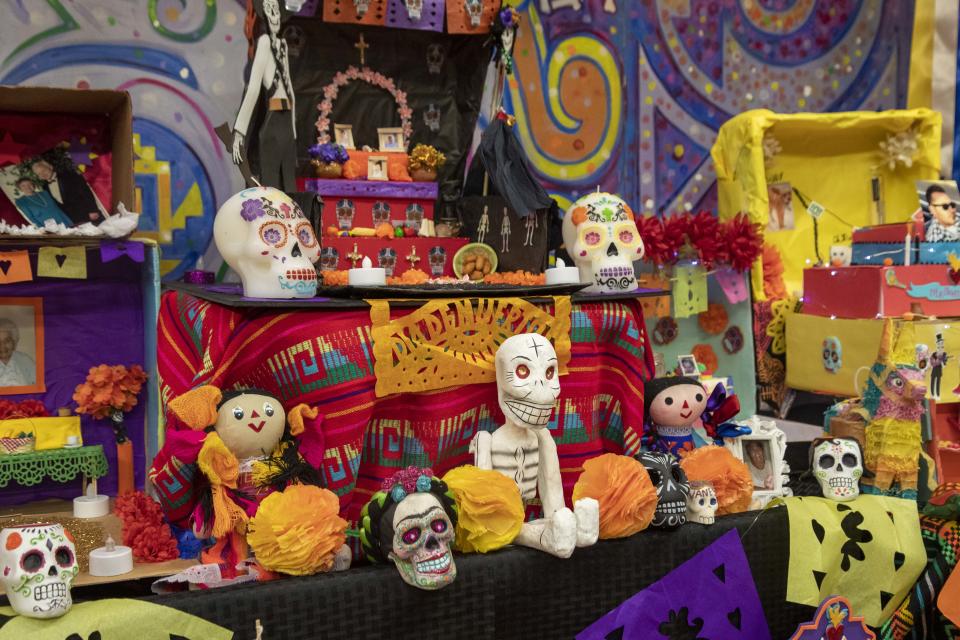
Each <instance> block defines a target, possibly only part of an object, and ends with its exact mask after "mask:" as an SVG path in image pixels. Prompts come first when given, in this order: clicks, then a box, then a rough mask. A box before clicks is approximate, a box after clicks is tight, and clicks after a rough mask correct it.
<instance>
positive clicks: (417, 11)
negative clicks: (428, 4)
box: [405, 0, 423, 22]
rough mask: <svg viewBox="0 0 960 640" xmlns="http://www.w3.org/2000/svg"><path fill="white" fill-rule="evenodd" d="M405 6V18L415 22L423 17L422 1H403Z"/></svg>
mask: <svg viewBox="0 0 960 640" xmlns="http://www.w3.org/2000/svg"><path fill="white" fill-rule="evenodd" d="M405 2H406V5H407V16H408V17H409V18H410V19H411V20H413V21H414V22H417V21H419V20H420V16H421V15H423V0H405Z"/></svg>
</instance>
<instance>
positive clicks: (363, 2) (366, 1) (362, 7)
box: [353, 0, 370, 18]
mask: <svg viewBox="0 0 960 640" xmlns="http://www.w3.org/2000/svg"><path fill="white" fill-rule="evenodd" d="M353 6H354V8H355V9H356V10H357V17H358V18H362V17H363V16H365V15H367V11H369V10H370V0H353Z"/></svg>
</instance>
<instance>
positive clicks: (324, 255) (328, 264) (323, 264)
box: [320, 247, 340, 271]
mask: <svg viewBox="0 0 960 640" xmlns="http://www.w3.org/2000/svg"><path fill="white" fill-rule="evenodd" d="M339 262H340V253H339V252H338V251H337V250H336V249H335V248H333V247H324V248H323V249H321V250H320V271H336V270H337V265H338V264H339Z"/></svg>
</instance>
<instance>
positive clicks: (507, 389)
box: [470, 333, 600, 558]
mask: <svg viewBox="0 0 960 640" xmlns="http://www.w3.org/2000/svg"><path fill="white" fill-rule="evenodd" d="M496 367H497V400H498V402H499V404H500V409H501V410H502V411H503V415H504V416H505V417H506V424H504V425H503V426H501V427H500V428H498V429H497V430H496V431H494V432H493V433H489V432H486V431H482V432H480V433H478V434H477V435H476V436H474V438H473V442H471V443H470V452H471V453H473V460H474V464H475V465H476V466H477V467H479V468H481V469H494V470H496V471H499V472H500V473H502V474H504V475H505V476H507V477H509V478H513V479H514V481H516V483H517V485H518V486H519V487H520V494H521V495H522V496H523V500H524V502H528V501H530V500H531V499H533V498H535V497H536V496H537V492H538V491H539V494H540V502H541V504H542V505H543V518H542V519H540V520H535V521H532V522H526V523H524V525H523V528H522V529H521V531H520V534H519V535H518V536H517V538H516V540H515V541H514V542H516V544H520V545H523V546H525V547H533V548H534V549H540V550H541V551H546V552H547V553H551V554H553V555H555V556H558V557H561V558H568V557H570V555H571V554H572V553H573V550H574V548H575V547H586V546H589V545H592V544H593V543H595V542H596V541H597V537H598V535H599V532H600V505H599V504H598V503H597V501H596V500H594V499H592V498H584V499H582V500H578V501H577V502H576V504H574V506H573V511H571V510H570V509H568V508H567V507H566V505H564V502H563V485H562V484H561V481H560V461H559V459H558V458H557V445H556V443H555V442H554V441H553V436H551V435H550V431H549V430H548V429H547V428H546V427H547V424H548V423H549V421H550V415H551V414H552V413H553V408H554V405H555V404H556V403H557V398H558V397H559V396H560V371H559V365H558V362H557V353H556V351H554V349H553V345H551V344H550V341H549V340H547V339H546V338H544V337H543V336H541V335H539V334H535V333H523V334H520V335H516V336H513V337H512V338H508V339H507V340H505V341H504V343H503V344H502V345H500V348H499V349H498V350H497V356H496Z"/></svg>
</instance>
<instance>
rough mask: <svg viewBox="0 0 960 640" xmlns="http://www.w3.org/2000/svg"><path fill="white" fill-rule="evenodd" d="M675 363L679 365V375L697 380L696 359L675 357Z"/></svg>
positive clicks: (689, 356)
mask: <svg viewBox="0 0 960 640" xmlns="http://www.w3.org/2000/svg"><path fill="white" fill-rule="evenodd" d="M677 362H678V363H679V365H680V375H682V376H687V377H688V378H699V377H700V367H699V366H698V365H697V359H696V358H695V357H693V355H689V354H688V355H683V356H677Z"/></svg>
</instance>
